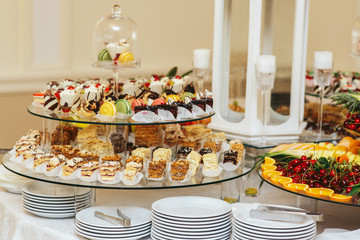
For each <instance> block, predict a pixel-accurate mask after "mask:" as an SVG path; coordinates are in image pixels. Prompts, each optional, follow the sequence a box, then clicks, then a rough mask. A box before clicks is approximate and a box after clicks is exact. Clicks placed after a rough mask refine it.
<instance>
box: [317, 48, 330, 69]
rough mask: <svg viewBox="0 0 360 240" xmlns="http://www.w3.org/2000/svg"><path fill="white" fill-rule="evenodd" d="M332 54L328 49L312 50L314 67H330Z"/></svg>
mask: <svg viewBox="0 0 360 240" xmlns="http://www.w3.org/2000/svg"><path fill="white" fill-rule="evenodd" d="M332 66H333V54H332V52H329V51H316V52H314V67H315V69H332Z"/></svg>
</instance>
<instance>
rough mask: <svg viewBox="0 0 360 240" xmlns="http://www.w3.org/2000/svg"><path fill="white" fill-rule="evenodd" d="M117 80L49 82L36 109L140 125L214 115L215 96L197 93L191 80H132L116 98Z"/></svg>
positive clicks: (35, 96) (35, 101)
mask: <svg viewBox="0 0 360 240" xmlns="http://www.w3.org/2000/svg"><path fill="white" fill-rule="evenodd" d="M114 87H115V86H114V85H113V79H111V78H109V79H100V78H94V79H88V80H76V81H75V80H71V79H63V80H61V81H51V82H48V83H47V84H46V86H45V88H44V89H43V90H42V91H41V92H39V93H35V94H33V105H34V106H36V107H38V108H43V109H44V110H46V111H48V112H52V113H55V114H60V113H61V111H62V112H64V113H66V114H67V115H69V116H77V117H80V118H99V119H100V120H102V121H113V120H115V119H117V118H119V119H128V118H130V117H131V118H132V120H134V121H140V122H143V121H145V122H154V121H166V120H175V119H188V118H193V117H197V116H202V115H204V114H205V113H211V112H213V109H212V107H213V99H212V93H211V92H209V91H208V90H205V91H204V92H201V91H196V90H195V87H194V84H193V83H192V82H191V80H190V77H189V76H179V75H175V76H170V77H169V76H159V75H153V76H151V77H150V78H147V79H146V78H138V79H129V80H128V81H126V82H125V83H121V84H119V86H117V87H118V92H119V96H115V91H114Z"/></svg>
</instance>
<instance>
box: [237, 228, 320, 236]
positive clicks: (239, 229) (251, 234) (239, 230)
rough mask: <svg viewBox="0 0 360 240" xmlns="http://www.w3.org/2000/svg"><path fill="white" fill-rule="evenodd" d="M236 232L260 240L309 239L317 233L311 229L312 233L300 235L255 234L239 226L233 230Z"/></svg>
mask: <svg viewBox="0 0 360 240" xmlns="http://www.w3.org/2000/svg"><path fill="white" fill-rule="evenodd" d="M233 231H234V232H238V233H245V234H248V235H250V236H254V237H259V238H264V239H272V238H277V239H294V238H295V239H298V238H304V237H307V236H309V235H313V234H315V233H316V229H311V230H310V231H307V232H302V233H298V234H296V233H295V234H287V233H283V234H274V233H266V232H254V231H251V230H250V231H249V230H247V229H245V228H239V227H237V226H234V228H233Z"/></svg>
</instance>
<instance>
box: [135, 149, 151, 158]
mask: <svg viewBox="0 0 360 240" xmlns="http://www.w3.org/2000/svg"><path fill="white" fill-rule="evenodd" d="M131 154H132V155H133V156H139V157H141V158H142V160H144V161H150V157H151V152H150V148H145V147H140V148H136V149H135V150H133V151H132V152H131Z"/></svg>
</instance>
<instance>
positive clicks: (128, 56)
mask: <svg viewBox="0 0 360 240" xmlns="http://www.w3.org/2000/svg"><path fill="white" fill-rule="evenodd" d="M134 60H135V58H134V55H133V54H132V53H130V52H123V53H122V54H121V55H120V57H119V62H120V63H127V62H132V61H134Z"/></svg>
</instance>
